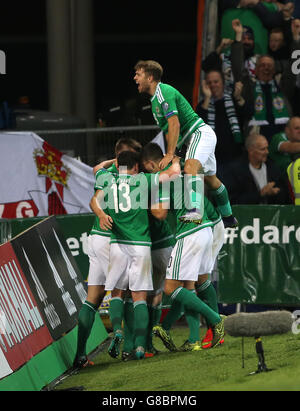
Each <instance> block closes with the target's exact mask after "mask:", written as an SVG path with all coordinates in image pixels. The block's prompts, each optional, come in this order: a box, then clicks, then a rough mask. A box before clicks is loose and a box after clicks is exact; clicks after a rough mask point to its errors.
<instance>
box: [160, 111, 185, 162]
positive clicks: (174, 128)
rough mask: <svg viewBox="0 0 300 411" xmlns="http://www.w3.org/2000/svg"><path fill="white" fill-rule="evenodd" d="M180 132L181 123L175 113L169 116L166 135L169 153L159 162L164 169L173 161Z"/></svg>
mask: <svg viewBox="0 0 300 411" xmlns="http://www.w3.org/2000/svg"><path fill="white" fill-rule="evenodd" d="M179 133H180V123H179V119H178V116H176V115H174V116H172V117H170V118H168V133H167V135H166V140H167V153H166V154H165V156H164V158H163V159H162V160H161V162H160V163H159V167H160V168H161V169H162V170H163V169H164V168H165V167H167V165H168V164H169V163H170V162H171V161H172V159H173V157H174V153H175V150H176V146H177V142H178V138H179Z"/></svg>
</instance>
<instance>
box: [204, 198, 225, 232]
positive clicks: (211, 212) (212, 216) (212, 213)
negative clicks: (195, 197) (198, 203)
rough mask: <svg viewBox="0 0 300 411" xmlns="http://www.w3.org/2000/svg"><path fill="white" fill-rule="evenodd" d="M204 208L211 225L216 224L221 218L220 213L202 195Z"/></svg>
mask: <svg viewBox="0 0 300 411" xmlns="http://www.w3.org/2000/svg"><path fill="white" fill-rule="evenodd" d="M204 209H205V211H206V214H207V217H208V219H209V220H211V221H212V223H213V225H216V224H217V223H218V222H219V221H221V220H222V217H221V214H220V213H219V211H218V210H217V208H216V207H214V205H213V204H212V202H211V201H210V200H209V199H208V198H207V197H206V196H204Z"/></svg>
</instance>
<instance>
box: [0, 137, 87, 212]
mask: <svg viewBox="0 0 300 411" xmlns="http://www.w3.org/2000/svg"><path fill="white" fill-rule="evenodd" d="M0 169H1V178H0V218H20V217H21V218H23V217H35V216H47V215H52V214H55V215H57V214H78V213H89V212H91V209H90V207H89V202H90V200H91V198H92V196H93V194H94V174H93V169H92V167H89V166H88V165H86V164H84V163H82V162H81V161H79V160H76V159H74V158H72V157H70V156H67V155H64V154H62V153H61V152H60V151H59V150H57V149H56V148H54V147H52V146H51V145H50V144H48V143H47V142H46V141H44V140H43V139H42V138H40V137H39V136H38V135H36V134H34V133H31V132H28V133H27V132H15V133H14V132H9V133H0Z"/></svg>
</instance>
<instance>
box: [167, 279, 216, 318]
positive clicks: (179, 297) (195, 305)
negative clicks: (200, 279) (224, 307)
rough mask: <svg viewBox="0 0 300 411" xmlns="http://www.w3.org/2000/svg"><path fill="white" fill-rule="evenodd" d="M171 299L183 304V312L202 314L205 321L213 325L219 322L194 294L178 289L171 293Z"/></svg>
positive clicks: (212, 312)
mask: <svg viewBox="0 0 300 411" xmlns="http://www.w3.org/2000/svg"><path fill="white" fill-rule="evenodd" d="M171 298H172V299H173V300H174V301H178V302H179V303H181V304H183V306H184V310H185V311H186V310H192V311H195V312H196V313H198V314H202V315H203V317H205V318H206V319H207V321H208V322H209V323H210V324H212V325H214V324H217V323H219V322H220V321H221V318H220V316H219V314H217V313H216V312H215V311H213V310H212V309H211V308H210V307H209V306H208V305H207V304H205V303H204V302H203V301H201V300H200V298H198V297H197V296H196V295H195V294H194V293H191V292H190V291H189V290H186V289H185V288H182V287H178V288H176V290H174V291H173V293H172V295H171Z"/></svg>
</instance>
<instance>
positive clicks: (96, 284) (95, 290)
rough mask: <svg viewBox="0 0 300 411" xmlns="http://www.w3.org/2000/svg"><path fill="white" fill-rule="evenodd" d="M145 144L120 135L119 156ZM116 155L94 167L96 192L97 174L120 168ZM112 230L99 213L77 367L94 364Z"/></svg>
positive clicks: (91, 237) (90, 249)
mask: <svg viewBox="0 0 300 411" xmlns="http://www.w3.org/2000/svg"><path fill="white" fill-rule="evenodd" d="M141 148H142V146H141V144H140V143H139V142H138V141H136V140H134V139H133V138H120V139H119V140H118V141H117V142H116V145H115V155H116V157H117V156H118V155H119V154H120V153H121V152H122V151H125V150H126V151H134V152H139V151H140V150H141ZM114 163H115V159H113V160H108V161H104V162H102V163H100V164H98V165H96V166H95V167H94V169H93V171H94V174H95V187H94V188H95V193H96V192H97V190H98V188H99V187H98V186H97V177H98V176H101V169H102V168H108V167H110V168H109V169H108V170H109V171H111V172H115V171H117V169H116V166H115V164H114ZM94 201H96V200H95V196H94V197H93V198H92V199H91V203H90V206H91V208H92V209H93V204H94ZM110 235H111V233H110V231H107V230H103V229H102V228H101V227H100V223H99V218H98V217H97V216H95V220H94V224H93V226H92V229H91V231H90V235H89V237H88V256H89V273H88V293H87V298H86V301H85V302H84V303H83V305H82V307H81V310H80V312H79V317H78V336H77V350H76V355H75V359H74V363H73V366H74V368H83V367H86V366H88V365H92V362H91V361H90V360H89V359H88V358H87V356H86V342H87V340H88V337H89V335H90V332H91V329H92V326H93V323H94V319H95V314H96V312H97V310H98V307H99V305H100V304H101V302H102V300H103V298H104V295H105V288H104V287H105V282H106V276H107V270H108V262H109V247H110Z"/></svg>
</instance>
